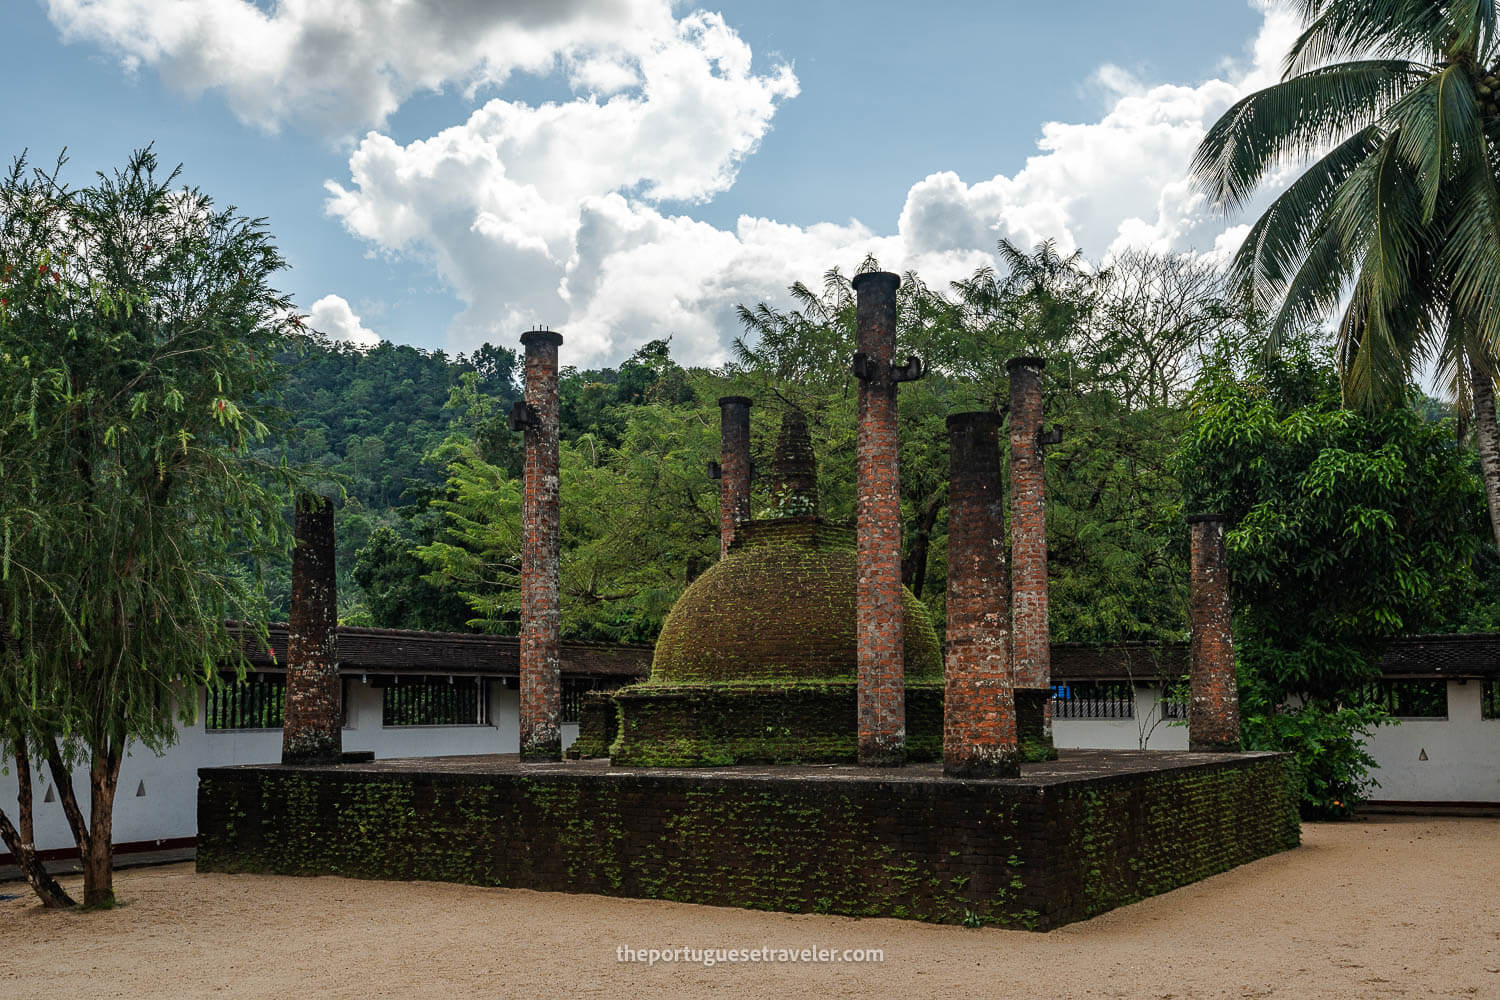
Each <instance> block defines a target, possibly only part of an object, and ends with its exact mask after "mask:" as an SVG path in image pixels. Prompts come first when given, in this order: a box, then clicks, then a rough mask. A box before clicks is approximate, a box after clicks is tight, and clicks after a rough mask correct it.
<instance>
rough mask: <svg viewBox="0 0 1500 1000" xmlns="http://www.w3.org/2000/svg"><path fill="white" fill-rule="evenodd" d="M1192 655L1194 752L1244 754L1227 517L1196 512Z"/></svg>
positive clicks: (1191, 741)
mask: <svg viewBox="0 0 1500 1000" xmlns="http://www.w3.org/2000/svg"><path fill="white" fill-rule="evenodd" d="M1188 525H1189V530H1191V531H1192V535H1193V563H1192V577H1191V580H1192V583H1191V593H1190V594H1189V596H1188V618H1189V626H1190V628H1191V638H1190V640H1189V646H1190V650H1189V657H1190V663H1191V677H1192V682H1191V683H1192V704H1191V705H1190V706H1189V708H1188V748H1189V749H1191V750H1208V751H1230V752H1233V751H1238V750H1239V748H1240V695H1239V686H1238V682H1237V680H1236V677H1235V670H1234V640H1233V638H1232V636H1231V634H1230V630H1229V573H1228V571H1227V569H1226V568H1225V563H1224V517H1223V515H1222V514H1194V515H1193V516H1191V517H1189V518H1188Z"/></svg>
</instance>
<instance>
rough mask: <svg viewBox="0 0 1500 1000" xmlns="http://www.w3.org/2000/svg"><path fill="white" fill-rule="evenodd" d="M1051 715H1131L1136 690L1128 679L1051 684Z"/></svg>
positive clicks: (1080, 717) (1076, 716) (1115, 717)
mask: <svg viewBox="0 0 1500 1000" xmlns="http://www.w3.org/2000/svg"><path fill="white" fill-rule="evenodd" d="M1052 717H1053V718H1054V719H1133V718H1135V691H1134V689H1133V688H1132V686H1131V684H1130V682H1129V681H1089V682H1085V683H1082V684H1055V685H1053V687H1052Z"/></svg>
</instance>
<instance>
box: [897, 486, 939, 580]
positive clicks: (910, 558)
mask: <svg viewBox="0 0 1500 1000" xmlns="http://www.w3.org/2000/svg"><path fill="white" fill-rule="evenodd" d="M945 498H946V493H944V492H943V491H942V490H941V489H939V490H938V492H937V493H935V494H933V495H932V496H931V497H929V498H928V500H927V505H926V506H925V507H924V508H923V509H922V513H921V516H920V517H919V518H918V520H917V530H916V533H915V534H914V535H913V536H912V540H911V548H910V549H908V550H907V553H906V558H904V559H902V560H901V582H902V583H904V584H906V585H907V586H908V587H910V588H911V592H912V594H913V595H914V596H916V597H921V596H922V586H923V584H925V583H926V582H927V551H928V549H930V548H931V547H932V529H933V527H934V526H935V525H936V524H937V519H938V514H939V513H940V512H941V511H942V509H943V500H944V499H945Z"/></svg>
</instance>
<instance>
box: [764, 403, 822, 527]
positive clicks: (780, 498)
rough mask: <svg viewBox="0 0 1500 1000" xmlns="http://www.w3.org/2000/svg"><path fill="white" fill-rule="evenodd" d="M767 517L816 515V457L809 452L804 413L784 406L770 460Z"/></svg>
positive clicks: (810, 443) (810, 441) (809, 441)
mask: <svg viewBox="0 0 1500 1000" xmlns="http://www.w3.org/2000/svg"><path fill="white" fill-rule="evenodd" d="M770 513H771V516H772V517H816V516H817V514H818V460H817V458H816V456H814V455H813V447H812V436H811V435H809V434H808V432H807V416H806V414H804V413H803V412H802V411H801V410H800V409H798V408H797V407H795V406H788V407H787V409H786V412H784V413H783V414H782V416H781V430H780V432H779V433H778V434H777V435H776V452H775V455H774V457H773V458H772V459H771V512H770Z"/></svg>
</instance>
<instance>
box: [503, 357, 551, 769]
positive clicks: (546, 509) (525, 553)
mask: <svg viewBox="0 0 1500 1000" xmlns="http://www.w3.org/2000/svg"><path fill="white" fill-rule="evenodd" d="M521 343H522V344H523V345H525V347H526V401H525V409H524V410H523V411H522V412H521V416H520V418H519V419H516V420H514V421H513V423H519V424H521V425H522V426H523V427H524V429H525V434H526V481H525V499H524V501H523V504H522V508H521V532H522V538H521V756H522V758H524V759H527V760H538V761H546V760H560V759H561V757H562V620H561V610H560V606H559V604H558V588H559V585H560V583H559V574H558V558H559V555H560V553H561V551H562V535H561V531H560V529H559V524H558V493H559V489H558V458H557V423H558V412H557V349H558V347H559V346H561V344H562V334H560V333H554V332H553V331H551V330H532V331H530V332H528V333H524V334H522V335H521Z"/></svg>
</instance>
